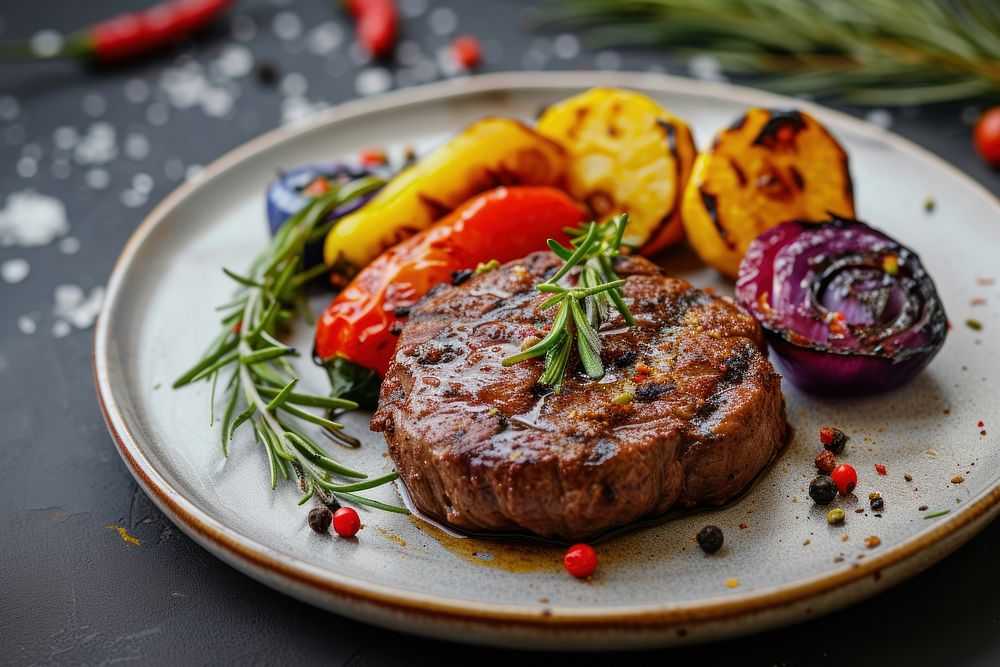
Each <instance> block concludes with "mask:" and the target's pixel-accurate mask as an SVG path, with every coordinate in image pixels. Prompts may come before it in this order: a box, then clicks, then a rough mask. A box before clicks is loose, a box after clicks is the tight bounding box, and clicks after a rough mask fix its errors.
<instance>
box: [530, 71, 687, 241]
mask: <svg viewBox="0 0 1000 667" xmlns="http://www.w3.org/2000/svg"><path fill="white" fill-rule="evenodd" d="M537 129H538V132H539V133H541V134H542V135H543V136H546V137H548V138H550V139H552V140H554V141H555V142H556V143H558V144H560V145H561V146H562V147H563V148H565V149H566V152H567V153H568V154H569V165H568V168H567V172H566V187H567V190H568V191H569V194H570V195H572V196H573V198H575V199H577V200H578V201H581V202H584V203H585V204H587V205H588V206H589V207H590V209H591V213H592V214H593V215H594V217H595V218H596V219H603V218H606V217H609V216H612V215H616V214H618V213H622V212H626V213H628V214H629V217H630V218H631V222H630V223H629V226H628V228H627V229H626V231H625V239H624V241H625V243H626V244H627V245H630V246H632V247H634V248H640V249H641V251H642V252H643V253H644V254H652V253H654V252H656V251H658V250H661V249H663V248H665V247H666V246H667V245H669V244H670V243H673V242H675V241H679V240H680V239H681V238H683V236H684V230H683V228H682V225H681V222H680V215H679V211H680V200H681V195H682V193H683V189H684V183H685V181H686V180H687V178H688V176H689V175H690V173H691V167H692V164H693V163H694V158H695V155H696V151H695V147H694V140H693V139H692V138H691V131H690V129H688V126H687V123H685V122H684V121H682V120H681V119H679V118H677V117H676V116H674V115H673V114H671V113H669V112H668V111H666V110H665V109H663V108H662V107H661V106H660V105H658V104H657V103H656V102H654V101H653V100H651V99H649V98H648V97H646V96H645V95H640V94H639V93H633V92H630V91H627V90H619V89H616V88H594V89H592V90H588V91H587V92H585V93H581V94H579V95H575V96H574V97H571V98H569V99H567V100H564V101H562V102H560V103H558V104H555V105H553V106H551V107H549V108H548V109H546V110H545V112H544V113H543V114H542V115H541V117H540V118H539V119H538V125H537Z"/></svg>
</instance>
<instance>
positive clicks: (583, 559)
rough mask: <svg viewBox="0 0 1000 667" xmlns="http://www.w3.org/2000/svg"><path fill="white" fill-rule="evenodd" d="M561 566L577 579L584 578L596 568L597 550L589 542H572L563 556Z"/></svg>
mask: <svg viewBox="0 0 1000 667" xmlns="http://www.w3.org/2000/svg"><path fill="white" fill-rule="evenodd" d="M563 567H564V568H566V571H567V572H569V573H570V574H571V575H573V576H574V577H576V578H577V579H586V578H587V577H589V576H590V575H592V574H593V573H594V571H595V570H597V552H596V551H594V547H592V546H590V545H589V544H574V545H573V546H571V547H570V548H569V549H567V550H566V554H565V555H564V556H563Z"/></svg>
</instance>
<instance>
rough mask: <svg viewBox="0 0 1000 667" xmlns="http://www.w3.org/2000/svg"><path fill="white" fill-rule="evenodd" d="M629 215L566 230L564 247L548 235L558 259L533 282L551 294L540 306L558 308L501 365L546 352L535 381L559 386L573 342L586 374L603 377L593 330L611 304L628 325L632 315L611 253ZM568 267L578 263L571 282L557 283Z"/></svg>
mask: <svg viewBox="0 0 1000 667" xmlns="http://www.w3.org/2000/svg"><path fill="white" fill-rule="evenodd" d="M627 224H628V215H627V214H625V213H623V214H621V215H619V216H617V217H615V218H613V219H612V220H609V221H607V222H605V223H602V224H596V223H593V222H592V223H590V224H588V225H586V226H585V227H582V228H579V229H576V230H570V231H571V236H572V239H573V240H572V243H571V245H572V248H566V247H564V246H563V245H561V244H560V243H558V242H557V241H555V240H553V239H549V242H548V244H549V248H551V250H552V252H553V253H555V255H556V256H558V257H559V258H560V259H562V260H563V262H564V263H563V265H562V266H561V267H560V268H559V270H558V271H556V272H555V274H553V275H552V277H551V278H549V279H548V280H546V281H545V282H543V283H540V284H538V285H535V289H536V290H538V291H539V292H542V293H543V294H552V296H551V297H549V298H548V299H546V300H545V301H543V302H542V303H541V305H540V306H539V310H547V309H549V308H552V307H553V306H555V305H556V304H559V310H558V311H556V315H555V317H554V318H553V320H552V328H551V329H550V330H549V332H548V334H546V336H545V337H544V338H543V339H542V340H540V341H539V342H537V343H535V344H534V345H532V346H531V347H529V348H528V349H526V350H523V351H521V352H518V353H517V354H513V355H511V356H509V357H507V358H505V359H504V360H503V361H502V362H501V363H502V364H503V365H504V366H512V365H514V364H517V363H520V362H522V361H526V360H528V359H534V358H536V357H541V356H544V357H545V370H544V371H543V372H542V374H541V375H540V376H539V378H538V383H539V384H542V385H546V386H549V387H552V388H553V390H554V391H557V392H558V391H560V390H561V388H562V383H563V378H564V376H565V374H566V367H567V365H568V363H569V357H570V352H571V350H572V349H573V348H574V346H575V348H576V350H577V354H578V356H579V357H580V365H581V366H582V367H583V371H584V373H586V374H587V375H588V376H589V377H590V378H591V379H594V380H599V379H601V378H602V377H604V364H603V362H602V361H601V338H600V335H599V334H598V331H599V330H600V328H601V325H602V324H603V322H604V320H605V319H607V316H608V315H609V314H610V312H611V309H614V310H617V311H618V313H619V314H621V316H622V318H623V319H624V320H625V322H626V324H628V325H629V326H631V325H633V324H635V318H634V317H633V316H632V312H631V311H630V310H629V309H628V306H627V305H626V304H625V300H624V298H623V293H622V286H623V285H624V284H625V281H624V280H622V279H621V278H619V277H618V275H617V274H616V273H615V271H614V265H613V259H614V257H615V256H616V255H618V254H619V252H620V250H621V241H622V236H623V234H624V233H625V225H627ZM573 269H578V272H577V280H576V284H575V285H574V286H572V287H568V286H565V285H562V284H560V281H562V280H563V279H564V278H566V277H567V276H568V275H569V274H570V272H571V271H572V270H573Z"/></svg>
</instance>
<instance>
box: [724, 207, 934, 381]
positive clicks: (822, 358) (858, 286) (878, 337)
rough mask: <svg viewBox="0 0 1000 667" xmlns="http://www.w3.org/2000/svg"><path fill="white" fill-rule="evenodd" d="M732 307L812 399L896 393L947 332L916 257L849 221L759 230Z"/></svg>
mask: <svg viewBox="0 0 1000 667" xmlns="http://www.w3.org/2000/svg"><path fill="white" fill-rule="evenodd" d="M736 299H737V301H739V303H740V304H741V305H742V306H743V307H744V308H746V309H747V310H749V311H750V312H751V313H752V314H753V315H754V317H756V318H757V320H758V321H759V322H760V324H761V326H762V327H763V328H764V330H765V332H766V333H767V337H768V341H769V342H770V344H771V347H772V348H773V349H774V351H775V352H776V353H777V355H778V358H779V360H780V362H781V366H782V367H783V369H784V371H785V376H786V377H787V378H788V379H789V380H791V381H792V382H793V383H794V384H795V385H797V386H798V387H800V388H801V389H803V390H805V391H808V392H812V393H817V394H827V395H861V394H872V393H876V392H880V391H885V390H887V389H892V388H894V387H898V386H900V385H902V384H904V383H906V382H908V381H910V380H911V379H913V377H914V376H916V375H917V373H919V372H920V371H921V370H923V368H924V367H925V366H927V364H928V363H930V360H931V359H933V358H934V355H935V354H937V351H938V350H939V349H941V345H942V344H943V343H944V338H945V335H946V334H947V331H948V321H947V317H946V316H945V312H944V307H943V306H942V305H941V300H940V299H939V298H938V294H937V290H936V289H935V287H934V281H933V280H931V277H930V276H929V275H928V274H927V271H926V269H924V267H923V264H921V263H920V258H919V257H917V255H916V253H914V252H913V251H912V250H910V249H909V248H906V247H905V246H903V245H900V244H899V243H898V242H896V241H895V240H893V239H892V238H890V237H888V236H886V235H885V234H883V233H882V232H879V231H877V230H875V229H872V228H871V227H869V226H868V225H866V224H864V223H863V222H858V221H856V220H844V219H835V220H831V221H829V222H824V223H819V224H817V223H812V222H786V223H784V224H782V225H779V226H778V227H774V228H772V229H769V230H768V231H766V232H764V233H763V234H761V235H760V236H759V237H757V239H756V240H754V241H753V242H752V243H751V244H750V247H749V248H748V249H747V252H746V255H745V256H744V258H743V261H742V263H741V264H740V272H739V279H738V280H737V282H736Z"/></svg>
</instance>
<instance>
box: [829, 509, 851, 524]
mask: <svg viewBox="0 0 1000 667" xmlns="http://www.w3.org/2000/svg"><path fill="white" fill-rule="evenodd" d="M846 517H847V515H846V514H844V510H842V509H840V508H839V507H834V508H833V509H832V510H830V511H829V512H827V513H826V522H827V523H828V524H830V525H831V526H834V525H836V524H838V523H843V522H844V519H845V518H846Z"/></svg>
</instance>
